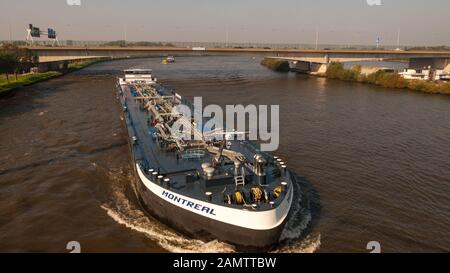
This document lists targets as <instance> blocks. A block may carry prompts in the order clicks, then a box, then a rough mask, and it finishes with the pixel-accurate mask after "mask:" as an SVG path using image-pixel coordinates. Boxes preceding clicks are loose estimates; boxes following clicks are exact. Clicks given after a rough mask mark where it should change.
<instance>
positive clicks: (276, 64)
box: [261, 58, 291, 72]
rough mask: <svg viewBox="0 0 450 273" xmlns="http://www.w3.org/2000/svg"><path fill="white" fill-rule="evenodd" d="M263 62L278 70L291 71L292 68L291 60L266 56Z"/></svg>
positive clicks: (268, 66)
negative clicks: (290, 65)
mask: <svg viewBox="0 0 450 273" xmlns="http://www.w3.org/2000/svg"><path fill="white" fill-rule="evenodd" d="M261 64H262V65H264V66H265V67H267V68H269V69H272V70H274V71H278V72H289V71H290V70H291V69H290V67H289V62H288V61H284V60H277V59H269V58H265V59H264V60H262V62H261Z"/></svg>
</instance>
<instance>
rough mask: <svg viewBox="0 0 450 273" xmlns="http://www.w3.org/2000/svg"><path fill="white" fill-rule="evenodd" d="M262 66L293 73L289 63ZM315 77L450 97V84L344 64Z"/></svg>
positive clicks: (269, 61) (274, 61) (333, 65)
mask: <svg viewBox="0 0 450 273" xmlns="http://www.w3.org/2000/svg"><path fill="white" fill-rule="evenodd" d="M261 65H263V66H265V67H267V68H269V69H271V70H273V71H276V72H283V73H285V72H291V69H290V68H289V62H288V61H285V60H277V59H267V58H266V59H264V60H263V61H262V62H261ZM306 74H307V75H310V76H314V77H322V78H326V79H336V80H342V81H347V82H357V83H365V84H371V85H376V86H381V87H385V88H395V89H405V90H410V91H416V92H421V93H427V94H440V95H450V82H433V81H422V80H407V79H404V78H402V77H401V76H400V75H398V74H397V73H392V72H385V71H381V70H380V71H377V72H374V73H370V74H364V73H361V66H358V65H356V66H354V67H353V68H351V69H346V68H344V66H343V65H342V63H331V64H330V65H329V67H328V69H327V72H326V73H320V74H308V73H306Z"/></svg>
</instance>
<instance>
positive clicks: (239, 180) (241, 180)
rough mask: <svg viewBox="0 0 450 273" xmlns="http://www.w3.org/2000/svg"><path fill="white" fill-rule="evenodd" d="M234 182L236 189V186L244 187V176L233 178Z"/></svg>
mask: <svg viewBox="0 0 450 273" xmlns="http://www.w3.org/2000/svg"><path fill="white" fill-rule="evenodd" d="M234 182H235V184H236V188H237V187H238V186H245V179H244V176H242V175H238V176H235V177H234Z"/></svg>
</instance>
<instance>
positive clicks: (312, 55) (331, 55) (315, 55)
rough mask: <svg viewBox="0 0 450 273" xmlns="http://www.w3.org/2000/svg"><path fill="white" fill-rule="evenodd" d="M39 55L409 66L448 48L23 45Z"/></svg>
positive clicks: (440, 65)
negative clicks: (253, 58)
mask: <svg viewBox="0 0 450 273" xmlns="http://www.w3.org/2000/svg"><path fill="white" fill-rule="evenodd" d="M27 48H28V49H30V50H31V51H33V52H34V53H36V54H37V55H38V56H39V62H40V63H41V64H42V65H45V64H48V65H50V64H52V63H53V64H54V63H61V62H70V61H79V60H84V59H99V58H127V57H149V56H167V55H174V56H180V55H183V56H199V55H239V54H246V55H260V56H264V57H277V58H283V59H287V60H290V61H295V62H300V63H301V62H311V63H317V64H328V63H330V62H334V61H338V62H348V61H361V60H384V59H396V60H398V59H407V60H409V61H410V67H414V68H424V67H428V66H431V67H432V68H435V69H444V68H448V66H449V63H450V61H449V60H450V51H402V50H351V49H336V50H334V49H330V50H325V49H319V50H311V49H270V48H202V47H197V48H190V47H186V48H181V47H101V46H97V47H94V46H93V47H70V46H65V47H43V46H40V47H39V46H38V47H27Z"/></svg>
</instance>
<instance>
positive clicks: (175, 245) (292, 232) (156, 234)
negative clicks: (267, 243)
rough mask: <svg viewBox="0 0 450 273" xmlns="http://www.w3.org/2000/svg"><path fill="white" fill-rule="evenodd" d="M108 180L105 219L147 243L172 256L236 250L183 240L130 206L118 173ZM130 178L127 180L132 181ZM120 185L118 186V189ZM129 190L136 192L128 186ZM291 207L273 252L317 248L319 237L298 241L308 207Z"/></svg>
mask: <svg viewBox="0 0 450 273" xmlns="http://www.w3.org/2000/svg"><path fill="white" fill-rule="evenodd" d="M109 176H110V178H111V179H112V180H113V181H114V182H113V183H112V184H111V185H112V194H113V200H112V202H111V203H109V204H103V205H101V208H102V209H104V210H105V211H106V213H107V215H108V216H110V217H111V218H112V219H113V220H114V221H116V222H117V223H119V224H121V225H124V226H125V227H127V228H129V229H131V230H134V231H137V232H139V233H142V234H145V235H146V236H147V237H148V238H149V239H150V240H152V241H154V242H156V243H157V244H158V245H159V246H161V247H162V248H164V249H165V250H167V251H169V252H175V253H233V252H236V251H237V250H236V248H235V246H233V245H230V244H228V243H224V242H220V241H218V240H213V241H210V242H204V241H201V240H197V239H191V238H187V237H185V236H183V235H181V234H179V233H177V232H176V231H174V230H172V229H170V228H169V227H167V226H164V225H163V224H161V223H160V222H159V221H157V220H155V219H153V218H151V217H149V216H148V215H147V214H146V213H144V212H143V211H142V210H141V207H140V206H138V205H135V204H133V202H131V201H130V199H129V198H128V197H127V196H126V195H125V188H124V187H127V186H129V185H123V183H120V182H123V181H119V180H121V179H120V178H119V177H120V176H123V172H122V170H120V174H119V175H118V173H114V171H112V172H111V171H110V172H109ZM131 176H132V175H130V177H128V178H129V180H128V179H127V180H128V181H133V177H131ZM121 184H122V186H120V185H121ZM131 186H132V188H133V191H136V189H135V187H134V185H133V183H131ZM296 199H297V200H296V202H295V206H294V207H293V208H292V209H293V211H292V217H291V219H290V220H289V221H288V223H287V224H286V227H285V229H284V230H283V233H282V236H281V241H283V242H284V243H283V244H280V246H278V247H277V248H276V249H275V250H274V251H273V253H312V252H315V251H316V250H317V249H318V248H319V247H320V234H318V235H314V236H311V235H310V236H308V237H306V238H305V239H302V240H300V239H299V238H300V237H301V235H302V233H303V231H304V230H305V228H306V227H307V225H308V223H309V222H310V220H311V214H310V212H309V210H308V208H304V207H302V205H301V204H300V203H301V202H300V201H301V197H299V198H296Z"/></svg>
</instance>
